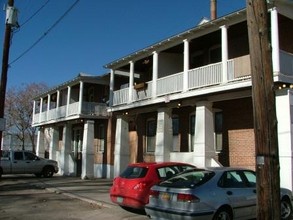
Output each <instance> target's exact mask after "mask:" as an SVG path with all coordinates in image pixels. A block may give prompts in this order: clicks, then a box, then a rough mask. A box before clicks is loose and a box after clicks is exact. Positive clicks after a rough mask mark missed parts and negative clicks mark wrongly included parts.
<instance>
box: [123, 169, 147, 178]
mask: <svg viewBox="0 0 293 220" xmlns="http://www.w3.org/2000/svg"><path fill="white" fill-rule="evenodd" d="M147 172H148V168H145V167H134V166H129V167H127V168H126V170H125V171H123V172H122V173H121V175H120V177H123V178H127V179H136V178H143V177H145V176H146V174H147Z"/></svg>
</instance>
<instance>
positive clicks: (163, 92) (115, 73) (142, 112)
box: [105, 1, 293, 189]
mask: <svg viewBox="0 0 293 220" xmlns="http://www.w3.org/2000/svg"><path fill="white" fill-rule="evenodd" d="M292 12H293V7H292V3H289V1H279V2H278V4H277V5H274V6H272V7H271V8H270V9H269V11H268V14H269V18H270V22H269V28H270V36H271V37H270V38H271V39H270V40H271V46H272V58H273V73H272V74H273V80H274V83H275V99H276V112H277V118H278V140H279V155H280V165H281V185H282V186H284V187H287V188H290V189H292V188H293V174H292V168H293V156H292V153H293V143H292V141H293V140H292V138H293V131H292V123H293V90H292V84H293V43H292V39H293V28H292V27H293V21H292V19H293V13H292ZM105 67H106V68H108V69H110V71H111V73H110V108H109V112H111V113H112V114H113V115H114V116H115V118H116V119H115V120H116V129H115V130H116V132H115V146H114V161H113V164H112V168H113V170H114V171H113V173H114V176H116V175H118V174H119V173H120V172H121V170H122V169H123V168H125V166H126V165H127V164H128V163H129V162H141V161H184V162H190V163H193V164H195V165H197V166H199V167H202V166H241V167H248V168H252V169H254V168H255V147H256V146H255V141H254V124H253V106H252V94H251V91H252V82H251V69H250V52H249V42H248V29H247V15H246V10H245V9H244V10H240V11H237V12H235V13H231V14H228V15H226V16H223V17H220V18H216V19H214V20H211V21H208V22H204V23H201V24H199V25H197V26H196V27H194V28H191V29H189V30H187V31H184V32H182V33H179V34H177V35H175V36H171V37H170V38H167V39H165V40H163V41H160V42H158V43H156V44H153V45H151V46H149V47H147V48H144V49H141V50H139V51H137V52H135V53H132V54H130V55H127V56H125V57H122V58H121V59H118V60H115V61H113V62H111V63H109V64H107V65H106V66H105Z"/></svg>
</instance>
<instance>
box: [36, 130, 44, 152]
mask: <svg viewBox="0 0 293 220" xmlns="http://www.w3.org/2000/svg"><path fill="white" fill-rule="evenodd" d="M36 155H38V156H40V157H44V156H45V134H44V128H43V127H39V130H38V137H37V147H36Z"/></svg>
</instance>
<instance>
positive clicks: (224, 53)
mask: <svg viewBox="0 0 293 220" xmlns="http://www.w3.org/2000/svg"><path fill="white" fill-rule="evenodd" d="M221 33H222V77H223V78H222V82H223V83H226V82H227V81H228V34H227V26H226V25H223V26H221Z"/></svg>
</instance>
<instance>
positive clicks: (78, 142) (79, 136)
mask: <svg viewBox="0 0 293 220" xmlns="http://www.w3.org/2000/svg"><path fill="white" fill-rule="evenodd" d="M82 140H83V130H82V128H74V129H73V155H74V160H75V167H76V176H81V166H82Z"/></svg>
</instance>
